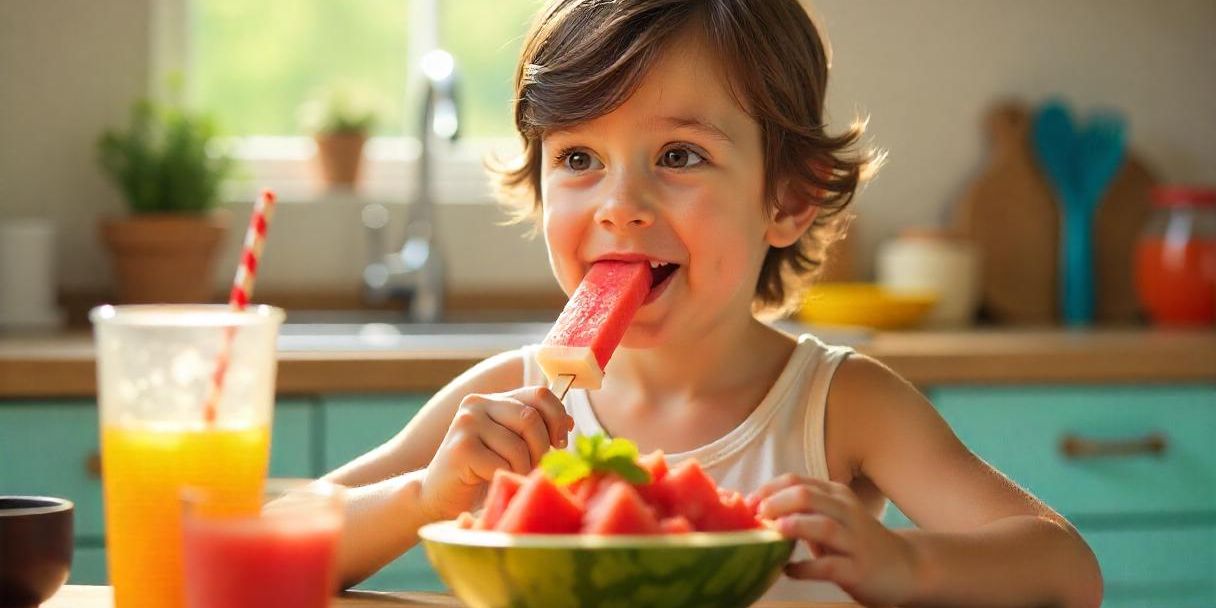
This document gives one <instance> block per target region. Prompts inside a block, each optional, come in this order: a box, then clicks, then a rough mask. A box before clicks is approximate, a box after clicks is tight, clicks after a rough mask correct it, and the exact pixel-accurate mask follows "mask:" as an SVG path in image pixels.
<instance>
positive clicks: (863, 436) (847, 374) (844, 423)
mask: <svg viewBox="0 0 1216 608" xmlns="http://www.w3.org/2000/svg"><path fill="white" fill-rule="evenodd" d="M932 410H933V406H932V405H931V404H930V403H929V401H928V400H927V399H925V397H924V396H923V395H921V393H920V392H919V391H918V390H917V389H916V387H914V386H913V385H912V384H911V383H909V382H908V381H907V380H905V379H904V378H903V377H902V376H900V375H899V374H898V373H896V372H895V371H894V370H892V369H891V368H889V367H887V366H886V365H884V364H883V363H882V362H880V361H878V360H877V359H874V358H872V357H869V356H866V355H864V354H860V353H852V354H850V355H849V356H848V357H847V358H845V359H844V360H843V361H841V363H840V365H839V366H838V367H837V368H836V371H835V374H834V375H833V377H832V383H831V386H830V388H829V389H828V397H827V427H828V428H827V433H828V435H829V440H828V445H835V446H836V449H839V450H840V451H841V452H840V454H839V455H841V456H844V457H845V460H846V461H848V462H850V464H857V463H858V462H859V461H861V460H865V459H866V457H867V456H870V455H872V454H873V451H874V450H875V449H881V448H882V443H883V441H885V440H889V439H890V438H891V437H892V436H893V435H892V434H902V432H903V431H906V430H907V429H909V428H913V427H915V426H918V425H919V424H920V421H921V420H923V419H924V417H925V416H926V415H929V416H935V414H934V413H933V412H932ZM834 451H835V450H834Z"/></svg>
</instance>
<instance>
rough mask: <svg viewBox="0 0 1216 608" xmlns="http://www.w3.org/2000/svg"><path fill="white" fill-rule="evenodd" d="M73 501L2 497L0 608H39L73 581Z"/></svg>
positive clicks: (0, 517)
mask: <svg viewBox="0 0 1216 608" xmlns="http://www.w3.org/2000/svg"><path fill="white" fill-rule="evenodd" d="M72 511H73V505H72V501H70V500H64V499H62V498H49V497H46V496H0V608H33V607H34V606H37V605H39V604H41V603H42V602H45V601H46V600H47V599H49V598H50V597H51V596H52V595H55V592H56V591H58V590H59V588H60V587H61V586H63V583H65V582H66V581H67V580H68V571H70V570H71V568H72Z"/></svg>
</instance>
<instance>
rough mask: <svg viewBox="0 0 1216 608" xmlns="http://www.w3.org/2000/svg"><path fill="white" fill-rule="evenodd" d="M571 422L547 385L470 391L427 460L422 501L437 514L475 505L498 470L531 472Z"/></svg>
mask: <svg viewBox="0 0 1216 608" xmlns="http://www.w3.org/2000/svg"><path fill="white" fill-rule="evenodd" d="M572 428H574V419H573V418H571V417H570V416H569V415H568V414H567V413H566V409H565V407H564V406H563V405H562V402H561V401H559V400H558V398H557V397H556V396H555V395H554V394H553V393H552V392H550V391H549V389H547V388H544V387H528V388H521V389H517V390H514V391H510V392H507V393H496V394H491V395H478V394H473V395H469V396H467V397H465V398H464V399H463V400H462V401H461V402H460V408H459V409H457V410H456V415H455V416H454V417H453V418H452V424H451V426H449V427H448V432H447V435H446V436H444V438H443V442H442V443H441V444H440V445H439V449H438V451H436V452H435V457H434V458H433V459H432V460H431V463H430V465H428V466H427V473H426V478H425V480H424V481H423V483H422V493H421V497H420V498H421V507H422V508H423V509H424V510H425V511H426V512H427V513H428V515H429V516H430V517H432V518H434V519H451V518H453V517H455V516H456V515H458V514H460V513H461V512H462V511H468V510H471V509H472V508H473V507H474V506H475V505H476V504H477V502H478V501H479V500H481V498H482V495H483V493H484V492H485V489H486V483H487V482H489V481H490V480H491V479H492V478H493V477H494V471H496V470H498V469H509V470H511V471H513V472H515V473H519V474H521V475H526V474H527V473H528V472H529V471H531V470H532V469H533V468H534V467H536V466H537V465H539V464H540V459H541V457H542V456H544V454H545V452H547V451H549V446H551V445H552V446H557V447H559V448H562V447H565V445H566V434H567V433H568V432H569V431H570V429H572Z"/></svg>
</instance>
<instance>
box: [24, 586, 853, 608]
mask: <svg viewBox="0 0 1216 608" xmlns="http://www.w3.org/2000/svg"><path fill="white" fill-rule="evenodd" d="M113 606H114V598H113V592H112V591H111V589H110V588H109V587H92V586H85V585H65V586H64V587H63V589H60V590H59V593H57V594H55V597H53V598H51V599H50V601H48V602H46V603H45V604H43V605H42V608H113ZM403 606H415V607H428V606H429V607H431V608H436V607H438V608H461V607H462V606H463V604H461V603H460V602H459V601H458V600H457V599H456V598H454V597H452V596H450V595H446V594H442V593H424V592H418V591H407V592H397V593H375V592H369V591H352V592H347V593H345V594H343V595H342V596H341V597H338V598H335V601H334V603H333V604H332V606H331V608H402V607H403ZM854 606H856V604H836V603H817V602H759V603H757V604H755V605H754V606H753V608H848V607H854Z"/></svg>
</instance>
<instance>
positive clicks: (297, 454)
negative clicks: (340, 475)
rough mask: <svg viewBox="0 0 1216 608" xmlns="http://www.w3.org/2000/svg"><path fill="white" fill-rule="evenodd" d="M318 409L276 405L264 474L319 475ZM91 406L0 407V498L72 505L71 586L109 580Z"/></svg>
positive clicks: (306, 403) (309, 404) (299, 403)
mask: <svg viewBox="0 0 1216 608" xmlns="http://www.w3.org/2000/svg"><path fill="white" fill-rule="evenodd" d="M319 415H320V407H319V405H318V404H317V403H316V402H315V401H314V400H310V399H287V400H282V401H280V402H279V403H277V404H276V407H275V414H274V428H273V430H272V431H271V450H270V451H271V456H270V474H271V475H273V476H276V477H317V476H319V475H320V474H321V467H320V456H319V449H318V447H317V445H316V444H317V435H318V431H319V428H318V427H317V419H318V417H319ZM99 446H100V441H99V432H98V413H97V404H96V402H95V401H93V400H91V399H89V400H84V399H73V400H38V401H17V400H11V401H0V494H26V495H46V496H59V497H63V498H67V499H69V500H71V501H72V502H73V503H75V505H76V508H75V520H74V524H75V536H76V538H75V543H76V547H75V551H74V553H73V557H72V562H73V563H72V573H71V576H70V577H69V580H70V581H71V582H72V583H73V584H80V585H98V584H104V583H105V582H106V580H107V576H106V562H105V519H104V517H103V513H102V491H101V476H100V472H99V469H98V466H99V463H100V449H99Z"/></svg>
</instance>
